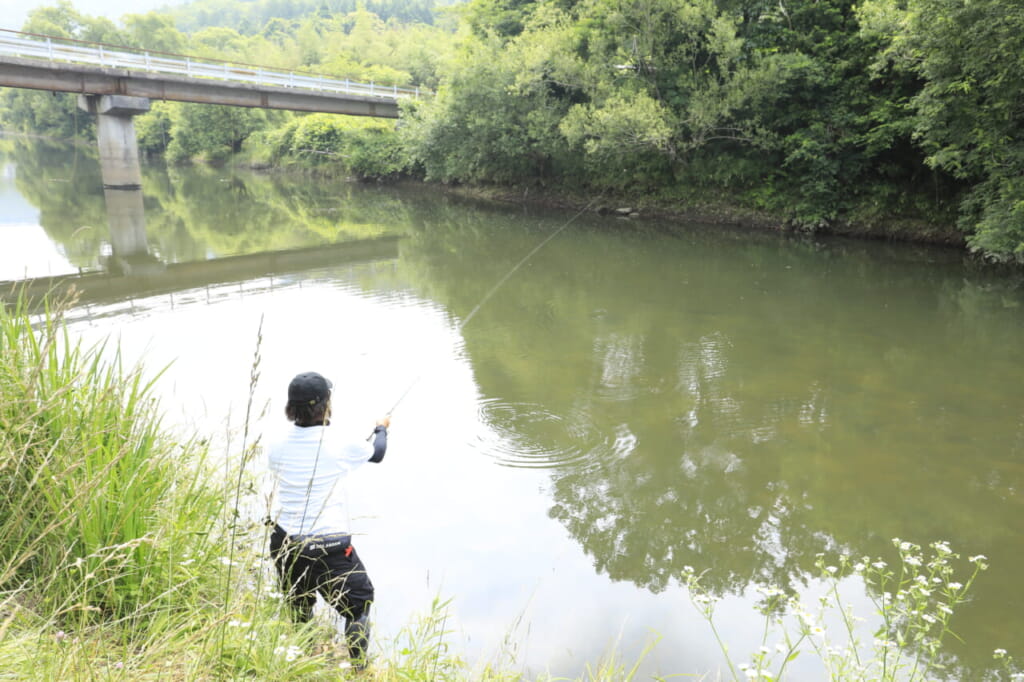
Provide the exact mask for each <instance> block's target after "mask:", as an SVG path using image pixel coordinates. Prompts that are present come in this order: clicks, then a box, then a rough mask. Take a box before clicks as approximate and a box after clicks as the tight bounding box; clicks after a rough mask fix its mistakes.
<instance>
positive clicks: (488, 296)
mask: <svg viewBox="0 0 1024 682" xmlns="http://www.w3.org/2000/svg"><path fill="white" fill-rule="evenodd" d="M598 198H599V197H595V198H594V199H591V200H590V202H588V203H587V205H586V206H584V207H583V208H581V209H580V210H579V211H577V212H576V214H575V215H573V217H571V218H569V219H568V220H567V221H565V222H564V223H562V225H561V226H560V227H559V228H558V229H557V230H555V231H554V232H552V233H551V234H549V235H548V236H547V237H545V238H544V239H543V241H541V242H540V243H539V244H537V245H536V246H535V247H533V249H532V250H531V251H530V252H529V253H528V254H526V255H525V256H523V257H522V259H521V260H520V261H519V262H518V263H516V264H515V265H514V266H512V269H511V270H509V271H508V272H506V273H505V276H504V277H502V278H501V279H499V280H498V281H497V283H495V284H494V286H492V287H491V288H490V289H489V290H488V291H487V293H485V294H484V295H483V297H482V298H481V299H480V301H479V303H477V304H476V306H474V307H473V309H472V310H470V311H469V314H468V315H466V317H465V319H463V320H462V322H460V323H459V324H458V325H457V326H456V327H455V333H456V334H458V333H460V332H462V330H463V328H465V326H466V325H467V324H469V321H470V320H472V319H473V318H474V317H476V314H477V313H478V312H480V309H481V308H483V307H484V305H485V304H486V303H487V301H489V300H490V299H491V297H492V296H494V294H495V292H497V291H498V289H500V288H501V286H502V285H503V284H505V282H507V281H508V280H509V279H511V277H512V275H514V274H516V272H517V271H518V270H519V268H521V267H523V264H525V263H526V262H527V261H528V260H530V259H531V258H533V256H534V255H535V254H536V253H537V252H538V251H540V250H541V249H543V248H544V247H545V246H546V245H547V243H548V242H550V241H551V240H552V239H554V238H555V237H557V236H558V235H559V234H560V233H561V232H562V230H564V229H565V228H567V227H569V225H571V224H572V223H573V221H575V220H576V219H577V218H579V217H580V216H581V215H583V214H584V213H585V212H586V211H587V210H588V209H590V207H591V206H592V205H593V204H594V202H595V201H597V199H598ZM422 377H423V373H422V372H420V373H419V374H417V375H416V378H415V379H413V380H412V381H411V382H410V383H409V385H408V386H407V387H406V389H405V390H404V391H402V395H400V396H399V397H398V400H396V401H395V404H394V405H392V406H391V409H390V410H388V411H387V413H386V414H385V418H387V419H390V418H391V415H392V414H393V413H394V411H395V410H396V409H398V406H399V405H401V404H402V401H403V400H405V397H406V396H407V395H409V392H410V391H412V389H413V387H414V386H415V385H416V384H417V383H419V380H420V379H421V378H422ZM372 439H373V434H372V433H371V434H370V435H369V437H368V438H367V439H366V440H367V441H370V440H372Z"/></svg>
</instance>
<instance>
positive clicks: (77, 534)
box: [0, 303, 218, 624]
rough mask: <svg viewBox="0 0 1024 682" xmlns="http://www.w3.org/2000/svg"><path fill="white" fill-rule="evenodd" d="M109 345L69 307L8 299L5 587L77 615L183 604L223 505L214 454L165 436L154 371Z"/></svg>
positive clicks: (1, 506)
mask: <svg viewBox="0 0 1024 682" xmlns="http://www.w3.org/2000/svg"><path fill="white" fill-rule="evenodd" d="M33 322H35V324H33ZM107 351H108V349H106V348H105V347H104V346H103V345H99V346H94V347H84V346H83V345H82V344H81V343H80V342H77V341H73V340H72V339H71V338H70V337H69V335H68V333H67V331H66V328H65V327H64V325H63V324H62V319H61V315H60V310H59V309H57V310H47V311H46V312H45V313H43V314H42V315H40V316H39V317H38V319H36V320H33V318H32V317H31V316H30V315H29V314H28V313H27V311H26V309H25V306H24V304H23V303H18V304H16V305H15V306H14V307H13V309H0V453H2V455H0V594H3V595H4V596H5V597H6V599H8V600H11V599H17V600H19V601H20V602H21V603H23V604H33V605H36V606H37V607H38V608H43V609H45V610H46V611H47V612H49V613H52V614H56V615H57V616H58V617H59V619H60V620H61V622H63V623H67V624H72V623H77V624H84V623H88V622H92V621H93V620H94V619H95V618H97V617H99V618H107V619H109V618H127V617H131V615H132V614H133V613H136V612H137V611H138V609H140V608H142V607H143V606H145V607H147V608H154V607H156V606H158V605H167V604H169V603H171V602H173V601H174V600H175V599H176V598H177V596H176V595H174V593H175V592H177V591H179V590H180V589H182V586H183V585H189V584H190V583H191V582H192V581H191V580H190V579H189V575H188V571H187V570H186V566H187V565H183V563H184V562H185V561H187V558H188V556H189V554H197V553H203V552H209V547H208V545H207V539H206V536H205V535H203V534H202V531H204V530H205V528H204V520H205V517H206V516H207V515H208V514H209V513H210V511H211V510H212V509H214V508H215V507H216V506H217V504H218V498H217V496H216V495H215V494H212V491H211V490H209V489H208V488H206V487H204V486H203V485H201V484H200V482H201V481H202V477H203V471H204V469H203V466H202V464H203V462H202V459H203V456H204V455H205V452H204V451H203V450H202V449H201V448H198V447H197V446H196V444H195V443H192V442H184V443H178V442H175V441H173V440H171V439H169V438H168V437H167V436H165V435H164V434H163V432H162V429H161V424H160V418H159V413H158V409H157V404H156V401H155V400H154V399H153V398H152V397H151V389H152V382H153V381H154V380H155V379H156V376H154V377H152V378H146V377H144V375H143V372H142V370H141V368H139V367H125V366H124V364H123V362H122V359H121V356H120V353H119V352H117V351H116V350H115V351H114V352H112V353H108V352H107ZM157 376H158V375H157Z"/></svg>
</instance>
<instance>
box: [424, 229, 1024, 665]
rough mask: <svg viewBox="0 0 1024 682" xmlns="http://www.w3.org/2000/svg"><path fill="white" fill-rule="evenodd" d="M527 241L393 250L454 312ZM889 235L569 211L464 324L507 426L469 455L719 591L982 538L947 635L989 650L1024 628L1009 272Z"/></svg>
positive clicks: (492, 238)
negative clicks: (538, 481)
mask: <svg viewBox="0 0 1024 682" xmlns="http://www.w3.org/2000/svg"><path fill="white" fill-rule="evenodd" d="M556 226H557V223H553V222H548V223H547V225H546V229H554V227H556ZM535 240H536V236H535V235H534V234H531V233H530V231H525V232H524V231H523V230H521V229H520V230H519V231H517V232H516V234H514V235H512V234H507V233H506V232H505V231H502V229H501V228H497V227H494V228H488V227H486V226H482V225H474V226H473V227H466V226H455V225H448V226H445V227H444V228H440V227H435V229H432V230H431V231H430V232H429V233H424V234H422V239H421V241H420V242H419V243H418V244H417V249H416V250H415V254H416V256H417V258H418V260H419V261H420V263H418V265H420V266H421V267H423V268H425V269H426V270H427V272H425V273H424V275H423V279H426V280H429V281H430V282H431V284H432V287H433V289H432V293H433V295H434V296H436V297H439V298H440V299H441V300H445V301H447V302H448V305H449V307H451V308H452V309H453V310H455V311H467V310H469V309H471V307H472V306H473V304H474V303H475V301H474V300H473V298H474V297H473V295H472V294H471V293H468V292H472V291H479V290H480V287H481V286H482V285H483V284H484V283H485V282H488V281H492V280H494V279H497V277H499V276H500V275H501V273H502V272H503V270H505V269H506V268H508V267H509V266H510V265H511V263H514V262H515V258H516V257H517V254H521V253H525V252H528V250H529V248H530V245H531V243H533V242H535ZM495 242H499V243H501V244H502V246H501V247H499V248H496V247H495ZM455 244H457V245H458V248H457V249H456V248H455ZM897 251H898V250H896V249H893V250H892V251H891V252H890V251H887V250H886V249H884V248H877V245H857V244H846V243H844V242H806V243H801V242H797V243H779V241H778V240H777V239H775V238H761V237H756V236H750V235H743V236H742V237H738V238H737V239H736V240H735V241H730V240H729V239H728V235H723V234H721V232H720V231H716V232H714V233H711V232H704V231H701V230H695V231H691V232H683V233H680V234H676V235H674V236H667V235H665V234H650V233H646V232H645V231H644V230H643V229H642V228H641V229H640V230H636V231H633V230H629V229H627V230H625V231H617V232H614V233H611V232H606V231H604V230H601V229H597V228H580V229H578V230H574V232H573V234H571V235H569V236H567V237H566V239H565V240H560V241H557V242H553V243H552V244H551V245H550V247H549V248H548V250H546V251H545V252H542V253H541V254H538V256H537V258H536V259H535V260H534V261H533V262H532V263H531V268H530V272H529V276H528V277H527V278H524V280H521V281H517V282H516V284H515V286H514V287H510V289H509V290H508V291H505V292H502V293H499V294H498V295H496V296H495V297H494V298H493V299H491V302H490V305H489V308H488V309H486V310H483V311H481V314H480V318H479V324H476V322H477V321H476V320H474V324H475V325H476V326H474V325H468V326H467V327H466V329H465V330H464V332H463V333H464V336H465V338H466V348H467V353H468V355H469V357H470V358H471V359H472V362H473V367H474V371H475V373H476V377H477V380H478V382H479V384H480V387H481V392H482V394H483V402H482V410H481V412H482V416H483V418H484V419H486V420H487V421H488V422H490V423H491V425H492V426H493V429H494V432H495V433H498V434H508V435H506V436H504V442H505V447H504V448H501V447H495V446H493V445H491V444H488V448H487V449H488V450H489V452H490V453H491V454H492V455H495V456H498V457H499V458H501V459H502V460H503V461H504V462H506V463H508V464H512V465H521V466H549V467H551V468H552V471H551V475H552V479H553V482H554V485H553V488H552V490H553V500H552V504H551V506H550V510H549V514H550V515H551V517H552V518H554V519H557V520H558V521H559V522H561V523H562V524H564V526H565V527H566V528H567V529H568V530H569V532H570V533H571V534H572V535H573V537H575V538H576V539H577V541H578V542H579V543H580V544H581V546H582V547H583V548H584V550H585V551H586V552H587V554H588V555H590V557H591V558H592V560H593V563H594V566H595V567H596V568H597V569H598V570H599V571H601V572H603V573H606V574H607V575H608V576H610V577H611V578H612V579H614V580H627V581H630V582H632V583H634V584H636V585H639V586H642V587H644V588H646V589H649V590H652V591H655V592H658V591H663V590H666V589H667V588H669V587H670V586H672V585H676V584H678V583H679V581H680V579H681V577H682V575H683V570H684V567H685V566H692V567H694V568H695V569H696V570H697V572H702V571H707V573H706V577H705V583H706V585H707V587H708V588H709V589H711V590H712V591H714V592H717V593H719V594H726V593H733V594H741V593H743V592H744V591H745V590H746V589H747V588H748V587H749V586H750V585H751V584H752V583H753V584H772V585H779V586H783V587H785V588H787V589H790V590H796V589H799V588H801V587H802V586H803V585H804V584H805V583H806V581H807V577H808V575H809V574H810V573H812V572H813V571H814V563H815V560H816V557H817V555H818V553H819V552H823V551H824V552H838V551H843V552H847V553H850V554H852V555H854V556H861V555H870V556H882V557H886V558H889V559H892V558H893V556H894V555H893V552H892V547H891V545H890V539H891V538H893V537H903V538H911V539H915V540H917V541H920V542H922V543H925V544H926V543H927V542H929V541H932V540H938V539H945V540H948V541H950V542H951V543H952V544H953V546H954V547H956V548H958V549H960V550H962V551H963V552H965V553H969V554H979V553H980V554H986V555H987V556H989V557H990V558H991V559H992V565H993V569H992V571H991V572H990V573H989V574H987V575H986V576H985V580H984V581H983V583H984V584H982V583H979V584H978V586H977V593H976V596H977V600H976V601H974V602H972V603H971V604H969V605H966V606H965V607H963V609H962V612H961V613H960V615H958V616H957V618H956V620H955V622H954V623H953V627H954V629H956V630H957V631H958V632H959V633H960V634H961V635H962V636H963V637H964V639H965V640H966V642H967V645H966V646H960V645H957V644H953V645H952V651H955V652H956V653H957V654H958V655H960V656H961V662H962V664H963V665H966V666H968V667H969V668H978V669H984V668H987V667H988V665H989V663H990V654H991V649H992V648H993V647H994V646H997V645H999V644H998V643H999V642H1009V644H1008V646H1016V647H1018V650H1019V647H1020V646H1021V644H1022V641H1021V636H1020V634H1019V633H1020V632H1021V626H1022V625H1024V622H1022V621H1021V611H1020V609H1019V608H1018V600H1017V599H1016V598H1014V599H1010V600H1008V599H1006V598H1005V595H1006V594H1011V593H1012V594H1016V593H1018V592H1019V590H1018V589H1017V588H1016V587H1015V586H1014V580H1015V578H1014V576H1015V575H1016V570H1017V569H1016V566H1017V565H1018V564H1019V563H1020V561H1021V560H1022V559H1024V552H1022V549H1024V548H1022V540H1024V523H1022V521H1021V519H1022V518H1024V517H1022V516H1021V513H1020V512H1021V511H1022V510H1021V497H1020V492H1019V491H1021V490H1022V486H1024V469H1022V468H1021V464H1020V463H1021V461H1022V460H1024V429H1022V424H1024V419H1022V417H1024V414H1022V411H1021V410H1022V403H1021V401H1020V393H1019V391H1020V382H1021V379H1022V376H1021V368H1022V367H1024V353H1022V351H1021V346H1020V343H1019V340H1020V332H1021V329H1022V328H1024V327H1022V325H1021V323H1022V321H1024V320H1022V309H1021V307H1020V304H1021V301H1022V297H1021V290H1020V288H1019V279H1015V278H1004V277H1001V276H990V275H987V274H984V273H971V271H970V269H969V268H965V266H964V264H962V263H961V262H960V261H959V259H958V258H957V257H955V256H954V255H953V254H950V253H944V252H941V251H936V252H934V253H930V254H926V255H927V256H928V257H927V258H925V259H923V260H918V261H913V260H911V261H909V262H908V261H904V262H901V261H903V258H902V257H900V256H899V255H898V253H897ZM890 253H892V254H896V255H895V256H893V257H892V258H891V259H890V258H887V255H888V254H890ZM505 254H507V255H505ZM944 259H945V261H946V262H943V260H944ZM929 261H931V262H929ZM467 281H468V282H472V281H476V282H478V284H477V286H475V287H474V286H469V287H466V286H465V283H466V282H467ZM552 320H555V322H554V323H552ZM1009 622H1013V623H1015V625H1013V626H1011V627H1009V628H1005V629H1004V628H1003V627H1002V626H1001V625H997V624H998V623H1009ZM968 676H970V675H968Z"/></svg>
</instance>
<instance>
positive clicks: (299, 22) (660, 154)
mask: <svg viewBox="0 0 1024 682" xmlns="http://www.w3.org/2000/svg"><path fill="white" fill-rule="evenodd" d="M25 28H26V30H29V31H33V32H38V33H47V34H53V35H63V36H69V37H75V38H80V39H84V40H98V41H105V42H114V43H122V44H129V45H135V46H145V47H147V48H149V49H160V50H167V51H173V52H187V53H190V54H199V55H205V56H209V57H217V58H221V59H228V60H237V61H245V62H250V63H259V64H266V65H269V66H277V67H282V68H297V69H305V70H309V71H314V72H317V73H325V74H329V75H335V76H341V77H346V78H353V79H360V80H374V81H376V82H382V83H388V84H390V83H396V84H402V85H410V84H411V85H418V86H421V87H424V88H430V89H433V90H436V97H433V98H431V99H430V100H428V101H421V102H419V103H417V104H415V105H411V106H409V107H408V108H407V109H406V110H405V112H404V114H403V124H402V125H400V126H398V128H397V129H396V128H395V127H394V126H393V125H391V124H387V123H380V122H373V121H370V122H366V121H359V120H355V121H353V120H346V119H344V118H342V117H325V116H301V117H300V116H293V115H290V114H268V113H265V112H260V111H246V110H232V109H221V108H216V107H199V106H190V105H166V104H161V105H159V106H157V107H156V108H155V110H154V112H153V113H151V114H149V115H147V116H145V117H142V118H140V120H139V129H140V136H141V139H142V144H143V146H144V147H145V148H146V149H147V150H148V151H150V152H154V153H160V152H163V151H166V153H167V154H168V156H169V158H171V159H172V160H182V159H187V158H196V157H205V158H208V159H223V158H225V157H226V156H228V155H230V154H234V153H237V152H239V151H244V150H246V149H247V150H248V152H249V153H250V154H251V155H254V156H255V157H259V158H260V159H261V160H263V161H264V162H269V163H274V164H283V163H296V162H297V163H302V164H303V165H312V164H316V165H320V166H324V167H326V168H339V169H341V170H343V171H344V172H349V173H354V174H355V175H358V176H364V177H384V176H394V175H409V176H414V177H423V178H426V179H427V180H436V181H443V182H447V183H470V184H492V185H499V186H503V185H511V186H516V187H521V186H541V187H543V188H544V189H545V190H546V191H548V192H552V193H555V194H557V193H559V192H567V193H568V192H571V193H573V194H577V195H578V194H583V195H595V194H598V193H602V194H606V195H608V196H618V197H631V198H633V199H634V200H636V201H641V200H647V201H650V202H657V203H658V204H659V205H662V206H666V205H668V206H679V207H694V206H733V207H737V208H741V209H744V210H751V211H758V212H760V213H762V214H763V215H767V216H771V217H772V219H773V220H775V221H777V222H778V223H779V224H782V225H788V226H791V227H794V228H797V229H805V230H815V229H822V228H831V227H836V226H844V225H846V226H849V225H856V224H860V225H888V226H890V229H889V230H888V231H889V232H890V233H892V231H893V230H898V229H905V230H908V231H909V232H908V233H907V235H906V236H907V237H908V238H913V236H914V232H915V231H920V230H921V229H922V228H921V226H927V225H930V226H940V227H941V226H943V225H952V224H954V223H955V224H956V225H958V226H959V228H960V229H961V230H962V232H963V234H965V235H966V237H967V241H968V244H969V246H970V247H971V248H972V249H974V250H976V251H978V252H980V253H982V254H984V255H986V256H987V257H989V258H992V259H997V260H1016V261H1024V123H1022V120H1024V5H1022V4H1021V3H1020V2H1018V1H1017V0H970V1H968V0H863V1H861V2H855V1H854V0H783V1H782V2H779V1H778V0H632V1H626V2H624V1H622V0H580V1H573V0H559V1H550V0H549V1H538V2H530V1H525V0H471V1H470V2H468V3H466V4H460V5H455V6H450V7H443V8H439V7H437V6H435V5H434V4H433V3H431V2H430V0H414V1H413V0H410V1H409V2H401V1H400V0H377V1H373V0H370V1H369V2H365V3H364V2H359V3H355V0H300V1H298V2H285V1H284V0H253V1H251V2H243V1H242V0H200V1H199V2H195V3H192V4H189V5H185V6H183V7H180V8H175V9H169V10H167V11H166V12H164V13H149V14H146V15H128V16H126V17H124V18H123V20H122V21H121V22H120V23H119V24H114V23H112V22H110V21H107V20H104V19H93V18H90V17H85V16H82V15H80V14H78V13H76V12H75V11H74V10H73V8H72V7H71V6H70V5H68V4H66V3H62V4H60V5H58V6H56V7H55V8H50V9H44V10H38V11H36V12H34V13H33V14H32V15H31V17H30V19H29V21H28V22H27V25H26V27H25ZM3 108H4V111H3V121H4V124H5V126H8V127H12V126H13V127H18V128H22V129H31V130H35V131H48V132H50V133H51V134H57V135H61V136H70V135H72V134H75V133H76V132H77V133H78V134H82V133H84V132H88V130H87V126H88V124H89V123H88V121H87V119H86V117H84V116H80V115H78V114H76V113H75V112H74V108H73V106H72V104H71V102H70V100H67V99H62V98H53V97H50V96H49V95H44V94H40V93H24V92H7V93H5V95H4V98H3ZM312 152H316V153H315V154H314V153H312ZM353 160H354V161H353ZM892 226H895V227H892ZM896 236H900V235H898V234H897V235H896Z"/></svg>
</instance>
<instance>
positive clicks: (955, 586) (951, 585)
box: [946, 582, 963, 590]
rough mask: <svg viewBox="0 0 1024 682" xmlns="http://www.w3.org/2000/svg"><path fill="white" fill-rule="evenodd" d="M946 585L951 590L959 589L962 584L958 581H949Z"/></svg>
mask: <svg viewBox="0 0 1024 682" xmlns="http://www.w3.org/2000/svg"><path fill="white" fill-rule="evenodd" d="M946 587H948V588H949V589H951V590H959V589H960V588H961V587H963V585H961V584H960V583H958V582H951V583H949V585H947V586H946Z"/></svg>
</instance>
